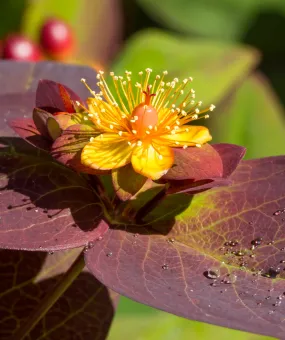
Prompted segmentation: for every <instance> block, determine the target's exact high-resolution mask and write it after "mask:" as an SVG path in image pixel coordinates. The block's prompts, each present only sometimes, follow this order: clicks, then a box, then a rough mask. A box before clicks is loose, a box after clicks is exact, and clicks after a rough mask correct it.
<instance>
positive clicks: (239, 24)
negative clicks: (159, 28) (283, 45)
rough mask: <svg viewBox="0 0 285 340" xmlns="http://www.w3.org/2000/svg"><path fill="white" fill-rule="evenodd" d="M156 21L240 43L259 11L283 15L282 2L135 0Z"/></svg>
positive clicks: (194, 32)
mask: <svg viewBox="0 0 285 340" xmlns="http://www.w3.org/2000/svg"><path fill="white" fill-rule="evenodd" d="M137 2H138V3H139V4H140V5H141V6H142V7H143V8H144V9H145V10H146V11H147V13H148V14H149V15H150V16H151V17H153V18H154V19H155V20H157V21H159V22H161V23H162V24H164V25H165V26H169V27H171V28H173V29H175V30H177V31H181V32H182V33H190V34H199V35H205V36H208V37H212V38H220V39H223V40H239V39H241V38H242V37H243V36H244V34H245V33H246V32H247V31H248V29H249V27H250V26H251V24H252V22H253V21H254V20H255V19H256V16H257V15H258V14H259V13H260V12H261V11H268V10H272V9H273V10H274V9H275V10H276V11H277V12H281V13H282V14H283V15H285V3H284V1H283V0H263V1H260V0H239V1H233V0H219V1H212V0H191V1H189V0H175V1H173V0H164V1H152V0H137Z"/></svg>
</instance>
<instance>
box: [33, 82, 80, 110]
mask: <svg viewBox="0 0 285 340" xmlns="http://www.w3.org/2000/svg"><path fill="white" fill-rule="evenodd" d="M75 101H79V102H82V100H81V99H80V97H79V96H78V95H77V94H76V93H75V92H73V91H72V90H71V89H70V88H68V87H67V86H65V85H62V84H59V83H57V82H55V81H51V80H47V79H43V80H40V81H39V85H38V88H37V92H36V105H35V106H36V107H38V108H41V109H43V110H46V111H48V112H50V113H56V112H68V113H74V112H75V108H74V106H73V103H72V102H75Z"/></svg>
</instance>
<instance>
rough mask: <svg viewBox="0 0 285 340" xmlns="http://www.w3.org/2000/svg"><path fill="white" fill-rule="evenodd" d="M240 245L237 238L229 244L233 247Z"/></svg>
mask: <svg viewBox="0 0 285 340" xmlns="http://www.w3.org/2000/svg"><path fill="white" fill-rule="evenodd" d="M237 245H238V241H237V240H234V241H229V246H231V247H235V246H237Z"/></svg>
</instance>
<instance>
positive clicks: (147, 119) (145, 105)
mask: <svg viewBox="0 0 285 340" xmlns="http://www.w3.org/2000/svg"><path fill="white" fill-rule="evenodd" d="M150 89H151V86H150V85H148V87H147V90H146V91H143V94H144V95H145V98H144V102H142V103H140V104H139V105H137V106H136V107H135V108H134V109H133V112H132V114H131V120H130V121H131V126H132V130H134V131H136V133H137V137H139V138H147V137H148V136H149V135H150V132H151V131H150V130H152V129H153V127H155V126H156V125H157V123H158V112H157V110H156V109H155V108H154V107H153V106H152V105H151V100H152V97H154V96H155V93H151V91H150Z"/></svg>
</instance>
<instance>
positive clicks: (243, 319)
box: [86, 156, 285, 338]
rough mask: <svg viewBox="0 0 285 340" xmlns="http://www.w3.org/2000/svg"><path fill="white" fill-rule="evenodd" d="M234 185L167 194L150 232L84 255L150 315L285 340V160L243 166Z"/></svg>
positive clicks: (116, 237) (125, 235)
mask: <svg viewBox="0 0 285 340" xmlns="http://www.w3.org/2000/svg"><path fill="white" fill-rule="evenodd" d="M231 180H232V182H233V184H232V186H230V187H225V188H224V187H222V188H216V189H212V190H210V191H207V192H205V193H202V194H199V195H195V196H190V195H183V194H179V195H168V196H167V197H166V198H165V200H164V201H162V202H161V204H160V205H158V206H157V207H156V208H155V209H154V210H153V211H152V212H150V213H149V214H148V215H147V216H146V217H145V223H146V226H145V227H143V226H137V227H136V226H134V227H132V226H126V225H125V226H122V227H118V229H113V230H109V231H108V232H107V233H106V234H105V235H104V239H103V240H102V242H101V243H100V244H96V245H95V247H94V248H92V249H91V250H90V252H88V253H87V254H86V263H87V266H88V268H89V269H90V270H91V271H92V272H93V274H94V275H95V277H96V278H97V279H98V280H99V281H101V282H102V283H104V284H105V285H106V286H108V287H109V288H111V289H114V290H115V291H117V292H118V293H120V294H122V295H126V296H128V297H130V298H132V299H134V300H136V301H139V302H142V303H145V304H147V305H150V306H152V307H155V308H159V309H162V310H164V311H167V312H170V313H173V314H176V315H179V316H183V317H186V318H189V319H193V320H199V321H203V322H208V323H212V324H216V325H220V326H225V327H229V328H235V329H241V330H244V331H248V332H253V333H258V334H264V335H270V336H275V337H277V338H284V333H285V326H284V322H283V321H284V313H285V303H284V300H283V298H284V292H285V284H284V279H285V271H284V269H285V228H284V225H285V209H284V208H285V198H284V192H285V157H284V156H282V157H271V158H264V159H258V160H250V161H243V162H241V163H240V165H239V166H238V169H237V170H236V171H235V172H234V174H233V175H232V176H231ZM108 254H112V256H108Z"/></svg>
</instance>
